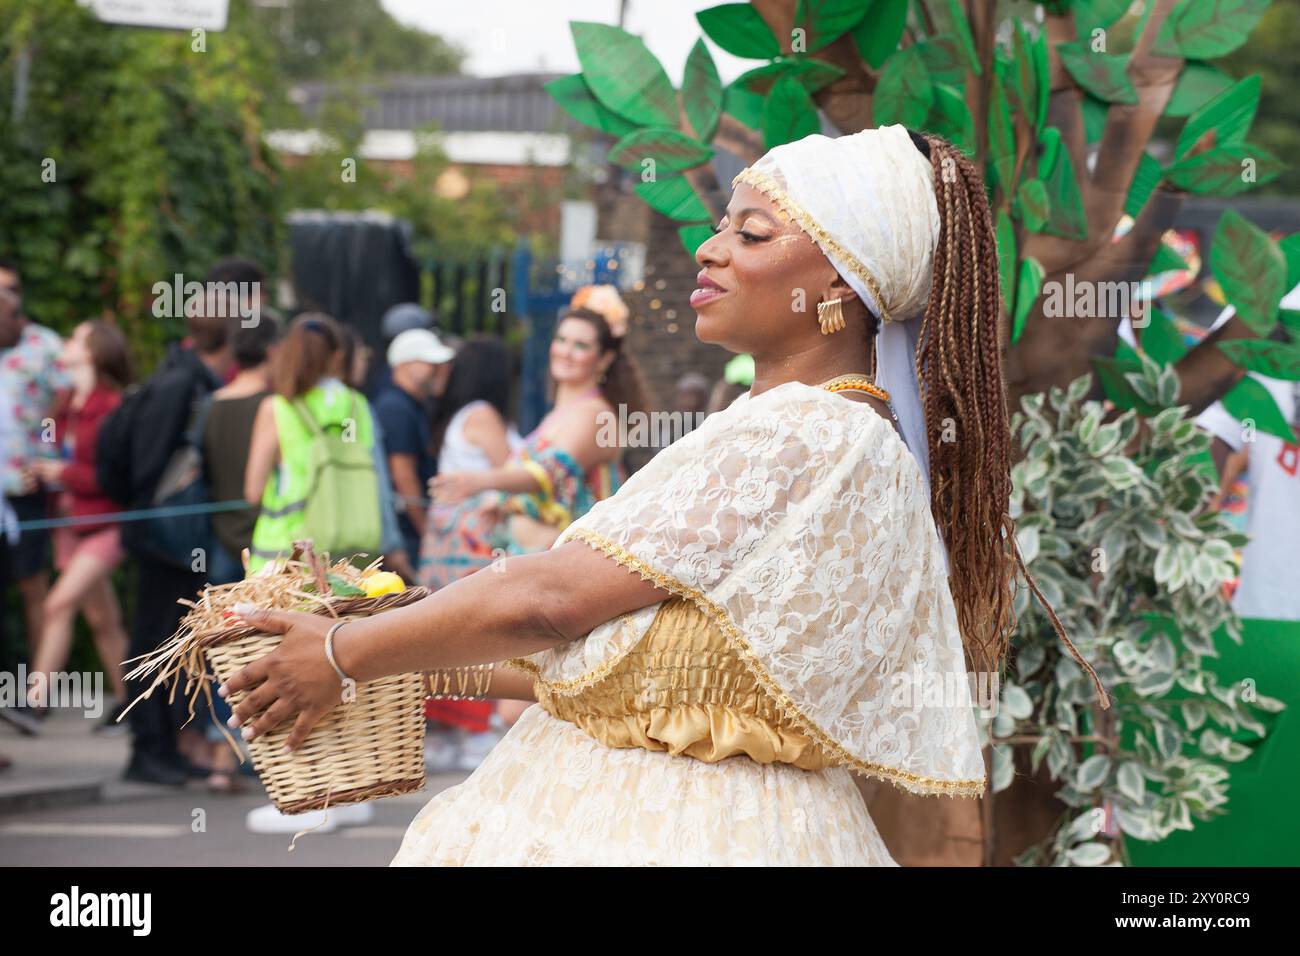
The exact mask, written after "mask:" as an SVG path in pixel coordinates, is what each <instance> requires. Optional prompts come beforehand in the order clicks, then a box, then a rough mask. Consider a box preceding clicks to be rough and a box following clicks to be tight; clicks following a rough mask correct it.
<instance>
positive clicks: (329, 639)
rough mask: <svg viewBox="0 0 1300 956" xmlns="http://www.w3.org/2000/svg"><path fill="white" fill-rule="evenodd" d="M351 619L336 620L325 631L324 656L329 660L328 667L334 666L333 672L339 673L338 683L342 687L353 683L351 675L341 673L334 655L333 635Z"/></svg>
mask: <svg viewBox="0 0 1300 956" xmlns="http://www.w3.org/2000/svg"><path fill="white" fill-rule="evenodd" d="M351 623H352V622H351V621H336V622H335V623H334V624H333V625H332V626H331V627H330V629H329V630H328V631H326V632H325V657H326V659H327V660H328V661H329V662H330V667H332V668H334V673H336V674H338V675H339V683H340V684H342V685H343V686H344V687H346V686H348V685H349V684H355V683H356V681H354V680H353V679H352V678H351V677H349V676H348V675H347V674H345V673H343V668H341V667H339V662H338V661H337V660H336V659H335V657H334V635H335V634H336V633H338V629H339V628H341V627H342V626H343V625H344V624H351Z"/></svg>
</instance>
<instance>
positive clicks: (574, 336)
mask: <svg viewBox="0 0 1300 956" xmlns="http://www.w3.org/2000/svg"><path fill="white" fill-rule="evenodd" d="M602 370H603V369H602V364H601V361H600V339H599V337H598V336H597V334H596V329H595V327H594V326H593V325H592V324H591V323H590V322H586V321H584V320H582V319H575V318H567V319H564V320H563V321H561V322H560V324H559V327H557V328H556V330H555V337H554V338H553V339H551V377H552V378H553V379H555V381H556V382H557V383H558V382H573V383H581V382H594V381H595V380H596V379H597V378H598V377H599V376H600V373H601V371H602Z"/></svg>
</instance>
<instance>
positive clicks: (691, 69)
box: [682, 39, 722, 143]
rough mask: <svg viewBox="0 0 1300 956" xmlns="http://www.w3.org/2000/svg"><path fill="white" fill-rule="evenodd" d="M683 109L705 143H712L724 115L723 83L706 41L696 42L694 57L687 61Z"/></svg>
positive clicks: (683, 80)
mask: <svg viewBox="0 0 1300 956" xmlns="http://www.w3.org/2000/svg"><path fill="white" fill-rule="evenodd" d="M682 106H683V107H684V108H685V110H686V118H687V119H688V120H690V123H691V129H693V130H695V135H696V137H697V138H698V139H700V140H701V141H703V142H705V143H707V142H709V141H710V140H712V139H713V134H714V133H715V132H717V129H718V120H719V119H720V118H721V116H722V81H721V80H719V79H718V68H717V67H716V66H714V64H713V57H712V56H711V55H710V54H709V48H708V47H707V46H705V44H704V40H703V39H699V40H696V41H695V46H693V47H691V55H690V56H688V57H687V58H686V72H685V75H684V76H683V77H682Z"/></svg>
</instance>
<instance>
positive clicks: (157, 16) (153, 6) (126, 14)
mask: <svg viewBox="0 0 1300 956" xmlns="http://www.w3.org/2000/svg"><path fill="white" fill-rule="evenodd" d="M78 2H79V3H80V4H81V5H82V6H84V7H89V8H90V9H91V11H92V12H93V13H94V14H95V16H96V17H98V18H99V19H100V20H102V21H103V22H105V23H117V24H122V25H123V26H132V27H156V28H158V29H162V30H193V29H196V28H202V29H204V30H224V29H225V28H226V14H227V13H228V12H229V9H230V0H78Z"/></svg>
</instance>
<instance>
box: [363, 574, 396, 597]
mask: <svg viewBox="0 0 1300 956" xmlns="http://www.w3.org/2000/svg"><path fill="white" fill-rule="evenodd" d="M361 586H362V587H363V588H365V591H366V597H379V595H381V594H401V593H402V592H403V591H405V590H406V582H405V581H403V580H402V577H401V575H399V574H394V573H393V572H392V571H378V572H376V573H375V574H370V575H367V576H366V578H365V579H364V580H363V581H362V582H361Z"/></svg>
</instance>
